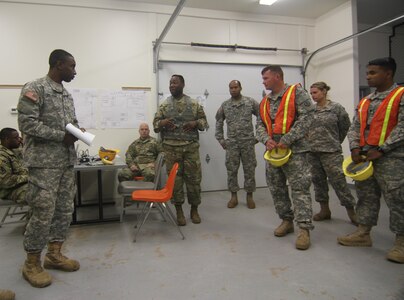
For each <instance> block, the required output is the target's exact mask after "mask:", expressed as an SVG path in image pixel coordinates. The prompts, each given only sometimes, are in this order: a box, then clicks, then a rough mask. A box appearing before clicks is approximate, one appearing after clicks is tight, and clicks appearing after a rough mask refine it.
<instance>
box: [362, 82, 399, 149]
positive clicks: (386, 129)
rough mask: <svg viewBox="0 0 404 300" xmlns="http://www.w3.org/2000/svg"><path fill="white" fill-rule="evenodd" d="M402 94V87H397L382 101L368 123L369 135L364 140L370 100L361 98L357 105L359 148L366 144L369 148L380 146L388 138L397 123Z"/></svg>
mask: <svg viewBox="0 0 404 300" xmlns="http://www.w3.org/2000/svg"><path fill="white" fill-rule="evenodd" d="M403 94H404V87H397V88H395V89H394V90H392V91H391V92H390V93H389V94H388V95H387V97H386V98H384V99H383V101H382V103H381V104H380V106H379V107H378V108H377V110H376V112H375V115H374V116H373V119H372V121H371V122H370V127H369V135H368V137H367V139H365V129H366V126H367V119H368V109H369V105H370V100H369V99H368V98H363V99H362V100H361V101H360V102H359V105H358V117H359V122H360V142H359V145H360V146H361V147H363V146H365V145H366V144H368V145H371V146H381V145H383V144H384V141H385V140H386V139H387V138H388V136H389V135H390V133H391V131H392V130H393V128H394V127H396V125H397V122H398V111H399V106H400V101H401V97H402V96H403Z"/></svg>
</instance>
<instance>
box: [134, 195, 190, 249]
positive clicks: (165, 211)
mask: <svg viewBox="0 0 404 300" xmlns="http://www.w3.org/2000/svg"><path fill="white" fill-rule="evenodd" d="M153 205H156V206H157V208H158V210H159V211H160V214H161V215H162V217H163V219H164V221H167V219H166V218H165V216H167V218H168V219H169V220H170V221H171V223H172V224H173V225H174V226H175V227H176V228H177V230H178V232H179V233H180V234H181V236H182V239H183V240H184V239H185V236H184V234H183V233H182V231H181V229H180V228H179V226H178V225H177V222H176V221H175V217H174V214H173V212H172V211H171V209H170V207H169V206H168V205H166V204H165V203H158V202H145V205H144V206H143V208H142V211H141V213H140V216H139V219H138V221H137V223H136V225H135V228H136V227H138V225H139V223H140V225H139V227H138V228H137V231H136V233H135V238H134V240H133V242H136V238H137V235H138V233H139V231H140V228H142V226H143V224H144V223H145V222H146V220H147V218H148V217H149V214H150V211H151V209H152V208H153Z"/></svg>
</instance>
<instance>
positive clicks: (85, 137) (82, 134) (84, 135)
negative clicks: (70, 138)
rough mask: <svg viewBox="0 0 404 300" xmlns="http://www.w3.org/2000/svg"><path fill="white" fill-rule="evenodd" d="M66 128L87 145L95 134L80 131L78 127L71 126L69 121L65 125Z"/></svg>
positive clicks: (89, 144)
mask: <svg viewBox="0 0 404 300" xmlns="http://www.w3.org/2000/svg"><path fill="white" fill-rule="evenodd" d="M66 130H67V131H68V132H70V133H71V134H73V135H74V136H75V137H76V138H78V139H79V140H80V141H83V142H84V143H86V144H87V145H88V146H91V143H92V142H93V140H94V138H95V135H94V134H92V133H89V132H88V131H85V132H83V131H81V130H80V129H79V128H77V127H75V126H73V125H72V124H71V123H69V124H67V125H66Z"/></svg>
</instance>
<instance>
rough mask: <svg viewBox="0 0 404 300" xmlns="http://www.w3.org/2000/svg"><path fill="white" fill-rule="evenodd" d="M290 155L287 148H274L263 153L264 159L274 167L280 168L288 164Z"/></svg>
mask: <svg viewBox="0 0 404 300" xmlns="http://www.w3.org/2000/svg"><path fill="white" fill-rule="evenodd" d="M291 154H292V151H291V150H290V149H289V148H287V149H282V148H274V149H272V150H270V151H265V154H264V158H265V159H266V160H267V161H268V162H269V163H270V164H271V165H273V166H274V167H280V166H283V165H284V164H286V163H287V162H288V160H289V157H290V155H291Z"/></svg>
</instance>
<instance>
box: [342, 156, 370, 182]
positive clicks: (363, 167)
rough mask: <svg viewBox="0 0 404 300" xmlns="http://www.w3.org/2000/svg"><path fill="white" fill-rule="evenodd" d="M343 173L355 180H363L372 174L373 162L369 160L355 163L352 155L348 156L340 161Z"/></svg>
mask: <svg viewBox="0 0 404 300" xmlns="http://www.w3.org/2000/svg"><path fill="white" fill-rule="evenodd" d="M342 170H343V171H344V174H345V175H346V176H348V177H350V178H352V179H353V180H355V181H364V180H366V179H368V178H369V177H370V176H372V175H373V164H372V162H371V161H365V162H360V163H358V164H355V163H354V162H353V161H352V157H351V156H348V157H346V158H345V159H344V162H343V163H342Z"/></svg>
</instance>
